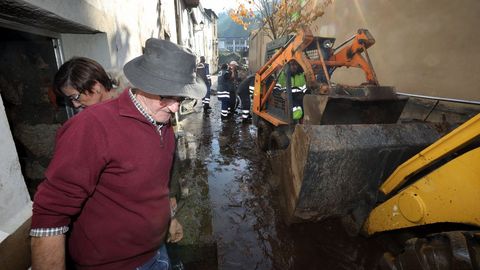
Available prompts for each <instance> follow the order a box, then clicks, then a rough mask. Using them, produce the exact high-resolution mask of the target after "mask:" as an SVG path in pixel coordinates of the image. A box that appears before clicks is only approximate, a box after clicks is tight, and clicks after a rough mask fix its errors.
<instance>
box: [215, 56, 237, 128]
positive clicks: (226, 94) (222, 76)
mask: <svg viewBox="0 0 480 270" xmlns="http://www.w3.org/2000/svg"><path fill="white" fill-rule="evenodd" d="M230 78H231V72H230V70H229V68H228V65H227V64H223V65H222V66H221V68H220V71H219V72H218V87H217V97H218V100H220V102H221V104H222V105H221V106H222V107H221V112H220V115H221V118H222V119H227V118H228V116H229V111H230V89H231V88H232V87H233V86H232V83H231V79H230Z"/></svg>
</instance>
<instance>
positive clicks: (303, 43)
mask: <svg viewBox="0 0 480 270" xmlns="http://www.w3.org/2000/svg"><path fill="white" fill-rule="evenodd" d="M334 43H335V38H331V37H316V36H313V35H312V33H311V32H310V30H308V29H304V30H301V31H299V32H298V33H297V34H296V35H295V36H289V37H285V38H283V39H280V40H275V41H273V42H271V43H270V44H268V45H267V53H266V55H267V57H268V60H267V61H266V64H265V65H264V66H263V67H262V68H260V69H259V70H258V71H257V73H256V75H255V88H254V96H253V112H254V119H253V122H254V124H255V125H256V126H257V144H258V146H259V147H260V148H262V149H263V150H266V151H269V152H270V153H275V155H273V156H274V157H275V158H276V159H277V160H279V163H280V165H279V166H278V168H274V170H277V171H278V175H281V178H282V179H281V180H280V181H281V182H282V184H281V186H283V187H284V196H283V198H285V201H286V202H285V204H284V205H286V206H287V207H286V208H287V215H286V216H287V222H288V223H292V222H302V221H318V220H322V219H325V218H330V217H341V218H342V219H344V220H345V224H348V226H349V227H350V228H353V229H354V230H357V231H358V230H360V228H361V226H362V224H363V221H364V220H365V218H366V217H367V215H368V213H369V211H370V210H371V209H372V207H373V206H374V204H375V202H376V195H377V189H378V187H379V185H380V184H381V180H380V179H384V178H385V177H386V176H387V175H388V174H389V173H391V172H393V170H394V169H395V168H396V167H397V166H398V165H400V164H401V163H402V162H403V161H405V160H406V159H408V158H409V157H410V156H412V155H414V154H415V153H417V152H419V151H420V150H421V149H423V148H424V147H426V146H427V145H430V144H431V143H433V142H434V141H435V140H436V139H438V138H439V136H440V133H439V132H438V131H437V130H436V129H435V127H434V126H433V125H431V124H427V123H402V124H398V123H397V122H398V119H399V117H400V114H401V113H402V110H403V108H404V106H405V104H406V102H407V100H408V98H407V97H403V96H398V95H397V94H396V92H395V89H394V88H393V87H390V86H380V85H379V83H378V80H377V78H376V76H375V72H374V69H373V67H372V64H371V61H370V58H369V56H368V51H367V50H368V48H370V47H371V46H372V45H373V44H374V43H375V40H374V38H373V37H372V35H371V34H370V32H369V31H368V30H366V29H360V30H358V32H357V33H356V34H355V35H354V36H353V37H352V38H350V39H349V40H347V41H345V42H343V43H342V44H340V46H338V47H337V48H333V46H334ZM291 62H296V63H297V64H298V65H299V66H300V67H301V69H302V70H303V74H304V76H305V82H306V87H305V88H302V89H306V90H305V91H304V92H303V93H300V95H302V105H301V106H302V107H303V108H302V109H303V117H302V118H301V119H298V118H297V119H294V117H293V112H292V109H293V102H294V101H293V96H294V95H297V96H298V95H299V93H298V92H297V93H293V92H292V87H291V83H290V79H289V78H291V77H292V74H290V73H291V72H290V65H289V63H291ZM343 67H347V68H360V69H362V70H363V72H364V73H365V82H364V83H362V84H360V85H358V86H346V85H341V84H337V83H334V82H333V81H332V79H331V77H332V74H333V72H334V71H335V70H336V69H337V68H343ZM282 73H283V74H285V75H284V76H286V78H287V79H286V86H283V87H280V86H279V84H278V79H279V77H280V74H282ZM346 217H348V218H346Z"/></svg>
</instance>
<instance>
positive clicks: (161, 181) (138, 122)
mask: <svg viewBox="0 0 480 270" xmlns="http://www.w3.org/2000/svg"><path fill="white" fill-rule="evenodd" d="M195 66H196V59H195V56H194V55H193V54H192V53H191V52H190V51H189V50H188V49H185V48H182V47H180V46H178V45H176V44H174V43H171V42H169V41H165V40H159V39H149V40H147V42H146V46H145V53H144V54H143V55H142V56H139V57H137V58H135V59H133V60H131V61H130V62H128V63H127V64H126V65H125V67H124V73H125V75H126V77H127V78H128V79H129V80H130V82H131V83H132V84H133V86H134V88H130V89H127V90H125V91H124V92H123V93H122V94H121V95H120V96H119V97H118V98H117V99H114V100H109V101H106V102H104V103H101V104H97V105H94V106H90V107H88V108H87V109H85V110H84V112H82V113H81V114H78V115H76V116H75V117H73V118H72V119H70V120H69V121H67V122H66V123H65V125H64V126H63V127H62V128H61V129H60V130H59V131H58V134H57V142H56V147H55V154H54V157H53V159H52V161H51V163H50V165H49V167H48V169H47V171H46V173H45V175H46V179H45V181H43V183H42V184H41V185H40V186H39V188H38V191H37V193H36V195H35V200H34V206H33V217H32V229H35V232H37V234H36V235H33V237H32V265H33V268H34V269H63V268H64V266H65V256H64V255H65V250H66V249H65V238H66V237H65V233H66V232H67V231H69V230H70V234H69V239H68V253H69V255H70V257H71V258H72V260H73V263H74V264H75V267H76V268H78V269H89V270H100V269H101V270H106V269H143V268H142V267H153V266H154V265H155V264H158V265H156V266H155V267H156V268H155V267H153V268H155V269H168V267H169V260H168V256H167V254H166V250H165V245H164V243H165V240H166V238H167V234H168V229H169V224H170V221H171V220H173V218H174V214H175V213H174V212H175V211H174V209H171V208H170V202H169V188H168V183H169V179H170V170H171V167H172V162H173V156H174V152H175V138H174V133H173V128H172V127H171V125H170V117H171V115H172V113H175V112H176V111H177V110H178V108H179V105H180V102H181V100H182V99H183V98H185V97H192V98H202V97H203V96H204V95H205V92H206V86H205V84H204V83H203V82H202V81H201V80H197V78H196V75H195ZM72 153H73V154H72ZM174 223H175V222H172V224H174ZM178 228H180V227H175V226H174V228H173V230H170V231H171V234H170V235H169V236H168V237H169V240H170V241H172V242H175V241H178V240H179V239H180V238H181V236H182V231H181V228H180V229H178ZM42 267H43V268H42ZM162 267H165V268H162ZM153 268H149V269H153ZM145 269H146V268H145Z"/></svg>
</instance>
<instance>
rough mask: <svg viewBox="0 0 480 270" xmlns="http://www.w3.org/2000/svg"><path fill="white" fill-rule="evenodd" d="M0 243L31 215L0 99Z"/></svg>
mask: <svg viewBox="0 0 480 270" xmlns="http://www.w3.org/2000/svg"><path fill="white" fill-rule="evenodd" d="M0 149H1V151H0V161H1V162H0V195H1V196H0V242H2V241H3V239H5V238H6V237H7V236H8V235H10V234H11V233H13V232H15V230H16V229H17V228H18V227H19V226H20V225H22V224H23V222H25V221H26V220H27V219H28V218H29V217H30V216H31V214H32V210H31V201H30V196H29V195H28V191H27V186H26V185H25V181H24V180H23V176H22V172H21V169H20V163H19V161H18V154H17V150H16V149H15V144H14V142H13V137H12V134H11V133H10V127H9V125H8V121H7V116H6V115H5V107H4V106H3V100H2V97H1V96H0Z"/></svg>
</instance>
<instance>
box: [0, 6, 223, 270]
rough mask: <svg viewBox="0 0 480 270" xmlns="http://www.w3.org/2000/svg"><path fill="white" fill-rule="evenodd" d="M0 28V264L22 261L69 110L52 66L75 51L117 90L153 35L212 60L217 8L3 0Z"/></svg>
mask: <svg viewBox="0 0 480 270" xmlns="http://www.w3.org/2000/svg"><path fill="white" fill-rule="evenodd" d="M202 22H203V25H204V26H203V29H201V30H202V31H199V30H200V28H199V27H200V25H201V24H202ZM0 35H1V36H2V39H1V41H0V63H1V65H0V94H1V95H0V149H2V151H0V269H7V270H8V269H27V268H28V266H29V263H30V261H29V245H28V235H27V233H28V230H27V228H28V227H29V218H30V216H31V196H32V195H33V193H34V192H35V187H36V184H38V183H39V182H40V181H41V180H42V179H43V172H44V170H45V168H46V167H47V166H48V163H49V161H50V158H51V156H52V155H53V147H54V137H55V132H56V130H57V129H58V127H60V126H61V124H62V123H63V122H64V121H66V119H67V118H68V117H69V115H71V114H72V110H71V108H69V107H68V106H66V105H65V102H62V100H61V99H58V97H55V96H54V95H53V96H52V95H51V93H52V92H51V85H52V80H53V76H54V74H55V72H56V71H57V70H58V67H59V66H60V65H61V64H63V63H64V62H65V61H67V60H68V59H70V58H72V57H74V56H84V57H89V58H92V59H95V60H96V61H98V62H99V63H100V64H101V65H102V66H103V67H104V68H105V69H106V70H107V72H109V73H110V74H111V75H112V77H113V78H114V79H116V80H117V81H118V82H119V85H120V87H119V91H121V90H122V89H123V87H125V86H126V85H127V84H128V82H127V80H126V79H125V78H124V76H123V73H122V68H123V65H124V64H125V63H126V62H128V61H129V60H131V59H133V58H134V57H137V56H139V55H141V54H142V51H143V48H144V46H145V41H146V40H147V39H148V38H151V37H154V38H161V39H166V40H170V41H172V42H174V43H177V44H179V45H182V46H186V47H189V48H190V49H191V50H192V51H193V52H195V53H196V54H197V56H198V57H199V56H200V55H205V56H206V57H207V59H208V61H209V62H210V63H211V64H213V63H216V62H217V61H216V58H218V56H217V55H218V54H217V52H216V49H217V47H216V40H217V37H216V14H215V13H214V12H213V11H211V10H206V9H203V7H202V6H201V3H199V1H198V0H196V1H195V0H142V1H141V2H139V1H136V0H123V1H121V4H120V1H115V0H15V1H14V0H6V1H0ZM12 258H19V260H14V259H12ZM21 259H23V260H21Z"/></svg>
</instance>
